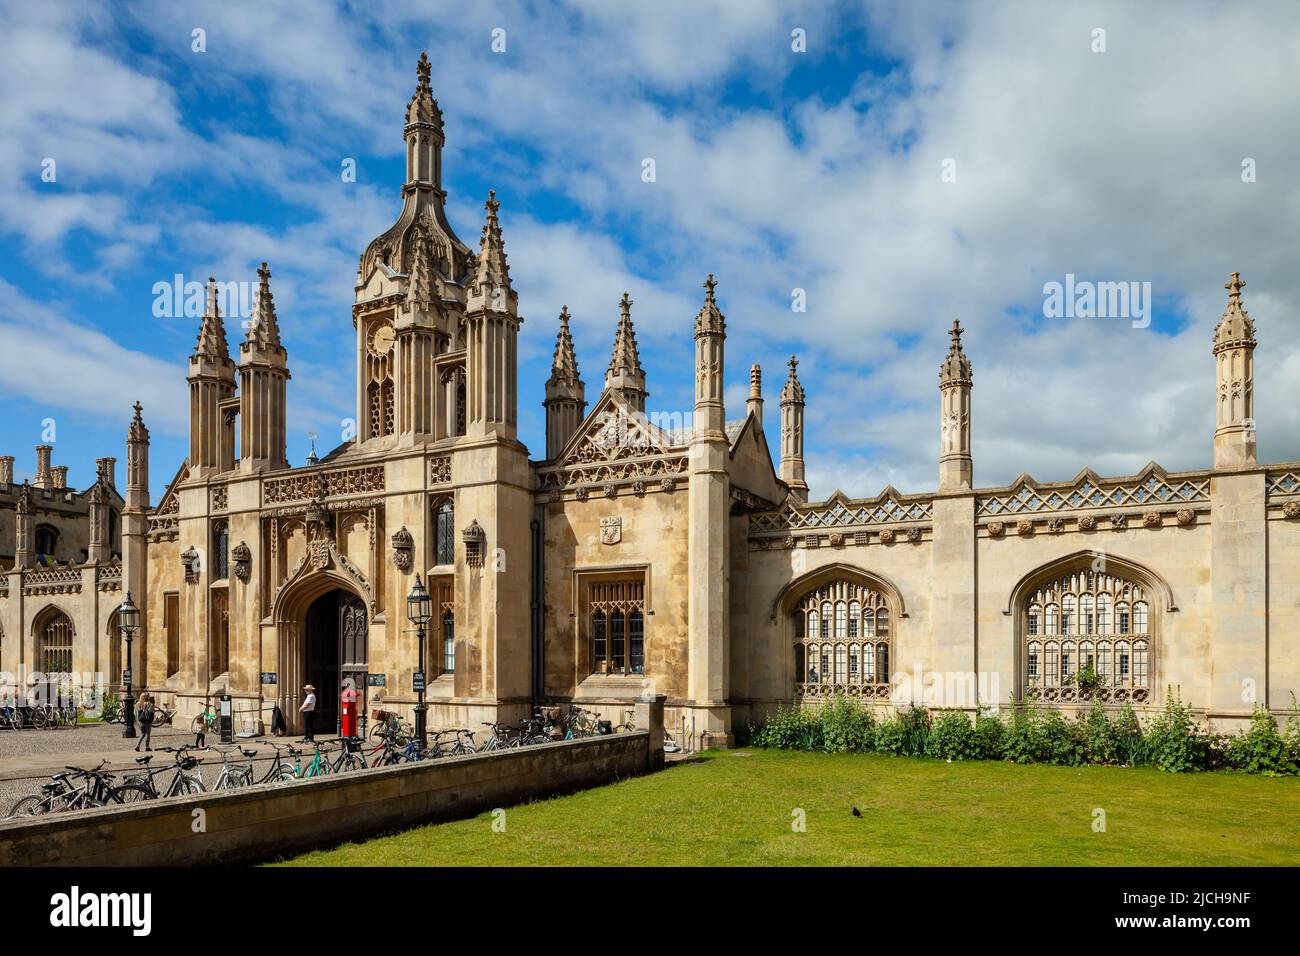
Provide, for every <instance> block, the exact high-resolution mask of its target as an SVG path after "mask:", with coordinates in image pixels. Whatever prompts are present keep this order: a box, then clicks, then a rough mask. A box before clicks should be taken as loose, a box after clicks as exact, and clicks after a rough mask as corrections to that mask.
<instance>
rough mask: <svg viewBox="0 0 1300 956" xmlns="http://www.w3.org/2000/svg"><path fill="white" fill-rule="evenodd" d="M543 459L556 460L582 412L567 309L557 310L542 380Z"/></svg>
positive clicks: (583, 388) (583, 404) (582, 387)
mask: <svg viewBox="0 0 1300 956" xmlns="http://www.w3.org/2000/svg"><path fill="white" fill-rule="evenodd" d="M542 405H543V406H544V407H545V408H546V457H547V459H548V460H552V461H553V460H554V459H556V458H558V457H559V455H560V452H561V451H563V450H564V446H565V445H567V444H568V442H569V439H570V438H571V437H573V433H574V432H575V431H577V430H578V425H579V424H581V422H582V418H583V415H584V413H585V412H586V408H587V402H586V386H585V385H584V384H583V382H582V377H581V376H580V375H579V374H578V357H577V355H576V354H574V351H573V336H572V335H571V334H570V332H569V307H568V306H567V305H566V306H564V307H563V308H562V309H561V310H560V331H559V332H558V333H557V334H556V336H555V357H554V358H553V359H552V360H551V377H550V378H549V379H547V380H546V401H544V402H543V403H542Z"/></svg>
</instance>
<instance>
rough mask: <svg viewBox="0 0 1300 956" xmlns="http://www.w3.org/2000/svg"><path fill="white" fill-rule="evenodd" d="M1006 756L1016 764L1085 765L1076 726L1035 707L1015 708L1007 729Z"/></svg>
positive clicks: (1059, 716)
mask: <svg viewBox="0 0 1300 956" xmlns="http://www.w3.org/2000/svg"><path fill="white" fill-rule="evenodd" d="M1006 755H1007V759H1008V760H1014V761H1015V762H1016V763H1050V764H1057V765H1059V766H1064V767H1076V766H1078V765H1079V764H1081V763H1083V762H1084V756H1085V747H1084V735H1083V733H1082V732H1081V730H1080V728H1079V722H1078V721H1075V722H1073V723H1072V722H1070V721H1068V720H1066V719H1065V718H1064V717H1063V716H1062V715H1061V714H1060V713H1059V712H1058V711H1055V710H1043V709H1042V708H1041V707H1038V706H1030V707H1022V708H1016V709H1015V710H1014V711H1013V712H1012V717H1011V725H1010V726H1009V727H1008V728H1007V744H1006Z"/></svg>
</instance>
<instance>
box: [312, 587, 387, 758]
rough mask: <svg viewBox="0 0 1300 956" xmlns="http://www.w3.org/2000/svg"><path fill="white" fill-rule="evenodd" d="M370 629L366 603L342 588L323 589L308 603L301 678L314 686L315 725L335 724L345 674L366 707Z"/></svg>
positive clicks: (331, 727) (330, 729)
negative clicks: (322, 592) (324, 590)
mask: <svg viewBox="0 0 1300 956" xmlns="http://www.w3.org/2000/svg"><path fill="white" fill-rule="evenodd" d="M369 630H370V628H369V621H368V619H367V616H366V606H365V603H364V602H363V601H362V600H361V599H360V598H359V597H357V596H356V595H355V594H353V593H352V592H351V591H347V590H344V589H343V588H334V589H332V590H330V591H326V592H325V593H324V594H322V595H321V596H320V597H318V598H316V599H315V600H314V601H312V603H311V604H310V605H309V606H308V607H307V613H306V614H305V615H304V618H303V630H302V641H301V651H300V653H301V665H302V673H303V675H304V676H303V682H304V683H306V684H312V685H314V686H315V688H316V726H317V728H318V729H319V730H320V731H323V732H325V733H334V732H336V731H337V730H338V726H339V724H338V722H339V692H340V690H341V689H342V687H343V682H344V681H346V680H348V679H349V678H350V679H351V680H352V683H353V686H354V687H356V689H357V701H358V705H359V707H360V708H361V712H362V713H365V709H364V708H365V697H366V674H367V670H368V667H369V656H370V646H369Z"/></svg>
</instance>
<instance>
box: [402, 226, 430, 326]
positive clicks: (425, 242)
mask: <svg viewBox="0 0 1300 956" xmlns="http://www.w3.org/2000/svg"><path fill="white" fill-rule="evenodd" d="M412 243H413V245H412V250H411V251H412V259H413V261H412V262H411V273H410V276H411V278H410V281H409V282H408V283H407V286H406V304H407V306H408V307H410V308H413V309H415V310H416V311H418V312H428V311H429V310H430V309H431V308H433V298H434V295H433V267H432V265H431V264H430V262H429V238H428V236H427V235H426V234H425V232H424V230H419V231H417V232H416V233H415V236H414V238H413V239H412Z"/></svg>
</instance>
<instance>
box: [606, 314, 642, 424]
mask: <svg viewBox="0 0 1300 956" xmlns="http://www.w3.org/2000/svg"><path fill="white" fill-rule="evenodd" d="M618 306H619V317H618V328H617V330H616V331H615V332H614V351H613V354H611V356H610V359H609V368H607V369H606V370H605V388H606V389H611V390H613V391H616V392H618V393H619V395H620V396H622V398H623V400H624V401H626V402H627V403H628V404H629V405H630V406H631V407H632V408H634V409H636V410H637V411H639V412H644V411H645V400H646V395H648V394H649V393H648V392H647V391H646V387H645V369H643V368H642V367H641V353H640V352H639V351H638V350H637V347H636V329H634V328H633V327H632V297H631V296H630V295H629V294H628V293H626V292H624V293H623V298H622V299H620V300H619V303H618Z"/></svg>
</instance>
